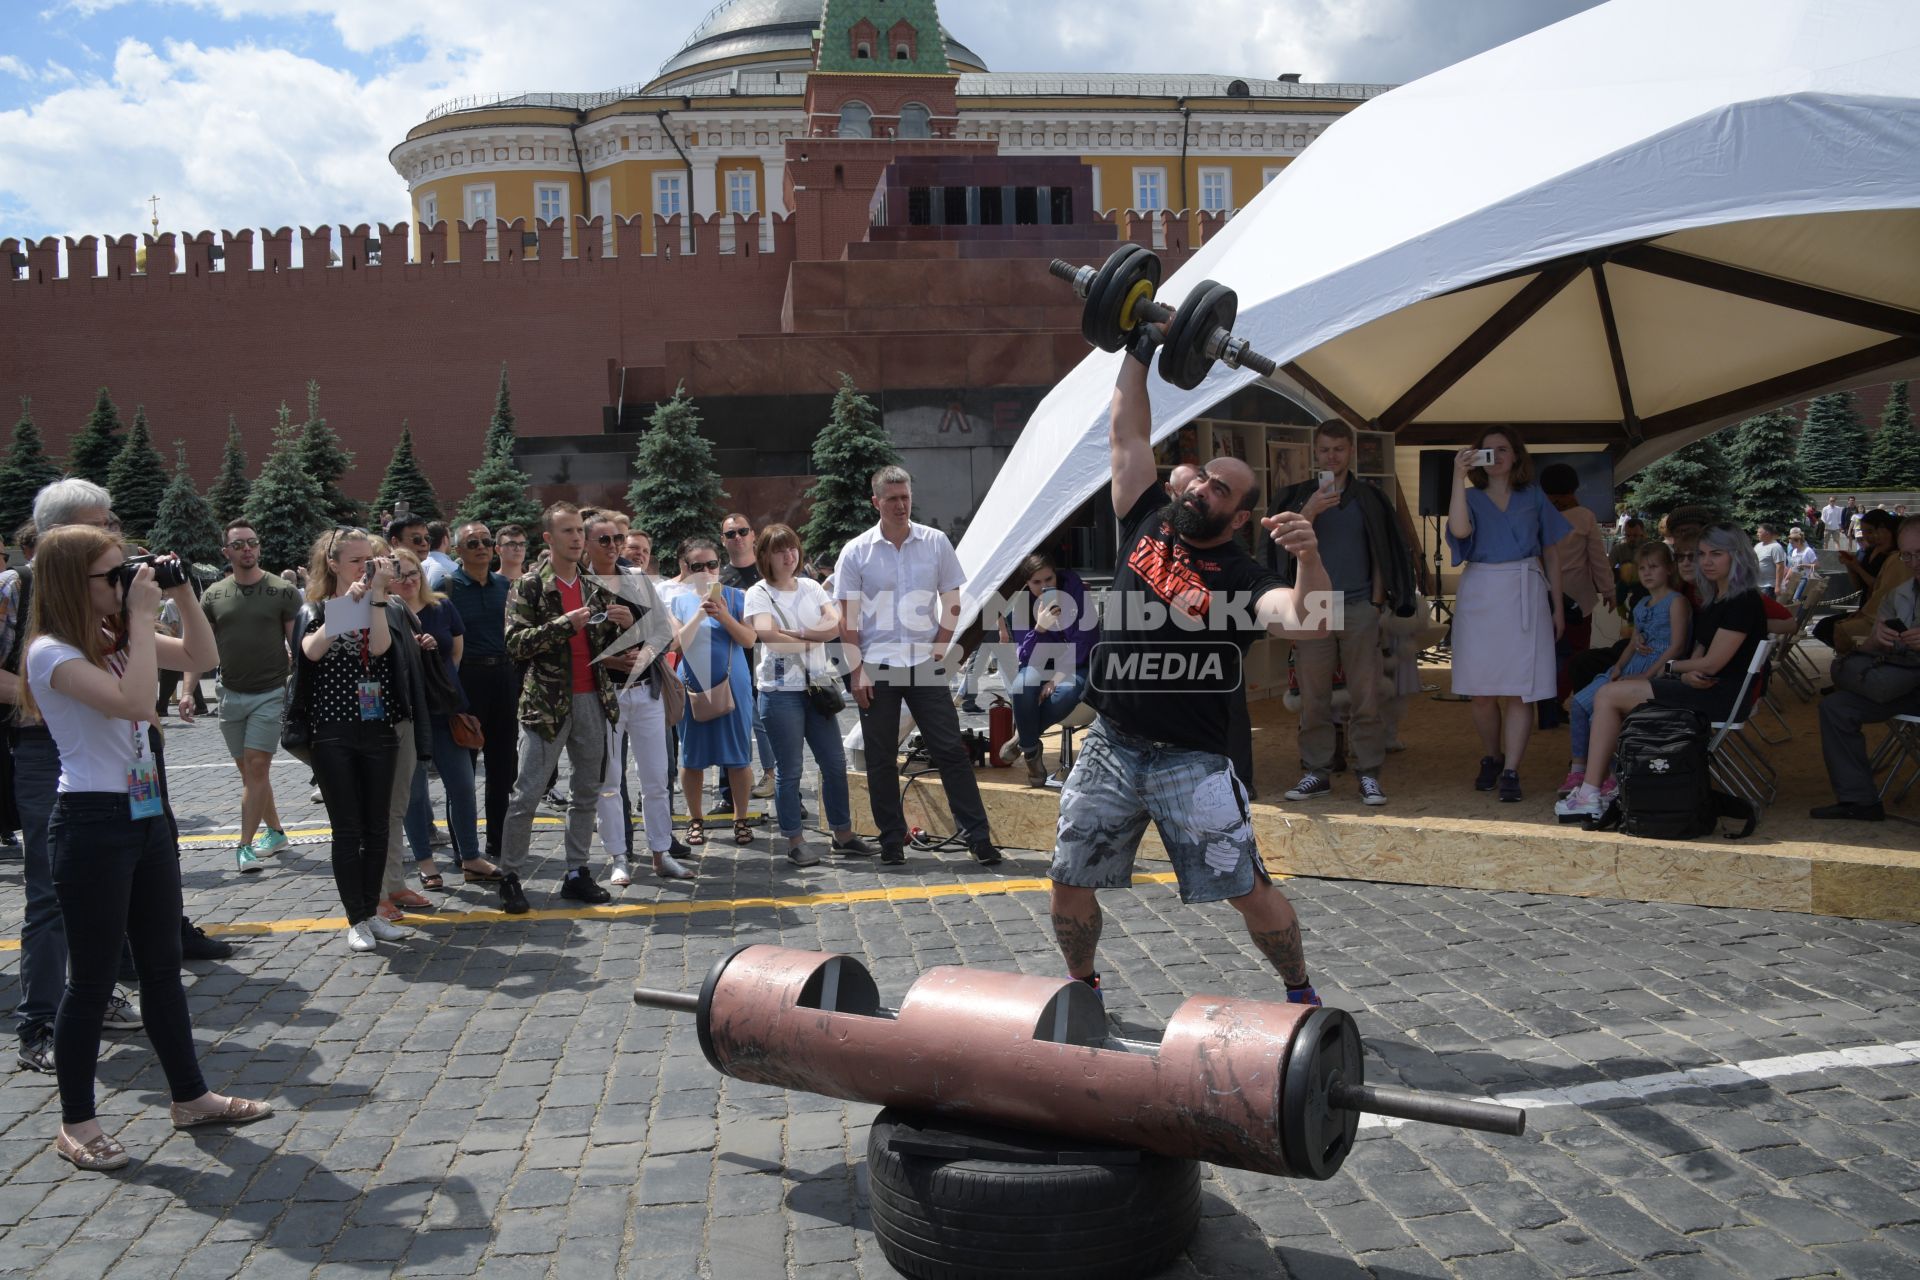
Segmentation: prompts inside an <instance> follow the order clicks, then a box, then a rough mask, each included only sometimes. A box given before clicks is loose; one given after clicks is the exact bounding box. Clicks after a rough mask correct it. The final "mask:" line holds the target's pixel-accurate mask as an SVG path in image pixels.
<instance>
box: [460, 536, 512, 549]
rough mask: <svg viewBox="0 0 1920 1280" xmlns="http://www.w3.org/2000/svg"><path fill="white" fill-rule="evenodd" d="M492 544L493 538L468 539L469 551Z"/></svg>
mask: <svg viewBox="0 0 1920 1280" xmlns="http://www.w3.org/2000/svg"><path fill="white" fill-rule="evenodd" d="M492 545H493V539H492V538H468V539H467V550H469V551H478V550H479V549H480V548H482V547H491V546H492ZM520 545H521V546H525V545H526V544H525V543H521V544H520Z"/></svg>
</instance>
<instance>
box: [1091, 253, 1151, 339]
mask: <svg viewBox="0 0 1920 1280" xmlns="http://www.w3.org/2000/svg"><path fill="white" fill-rule="evenodd" d="M1143 280H1144V281H1146V282H1148V287H1149V289H1151V288H1152V287H1153V286H1154V285H1157V284H1159V282H1160V259H1159V257H1158V256H1156V255H1155V254H1153V253H1150V252H1148V251H1147V250H1145V249H1143V248H1141V247H1140V246H1139V245H1137V244H1123V245H1121V246H1120V247H1119V248H1118V249H1115V250H1114V251H1113V254H1112V255H1111V256H1110V257H1109V258H1108V259H1107V261H1106V264H1105V265H1104V266H1102V267H1101V268H1100V272H1099V274H1098V275H1096V276H1095V277H1094V279H1093V285H1092V287H1091V288H1089V289H1088V290H1087V302H1086V306H1085V308H1083V309H1082V311H1081V313H1080V333H1081V336H1082V337H1084V338H1086V340H1087V341H1088V342H1090V343H1092V344H1093V345H1094V346H1096V347H1098V348H1100V349H1101V350H1102V351H1118V350H1120V348H1122V347H1124V346H1125V345H1127V336H1128V334H1127V329H1126V328H1125V327H1123V326H1122V324H1121V317H1122V316H1123V315H1124V314H1126V312H1127V311H1128V310H1130V308H1131V304H1130V299H1131V298H1132V297H1133V293H1134V290H1135V289H1136V287H1137V286H1138V285H1139V284H1140V282H1141V281H1143Z"/></svg>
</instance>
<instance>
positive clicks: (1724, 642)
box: [1554, 523, 1767, 817]
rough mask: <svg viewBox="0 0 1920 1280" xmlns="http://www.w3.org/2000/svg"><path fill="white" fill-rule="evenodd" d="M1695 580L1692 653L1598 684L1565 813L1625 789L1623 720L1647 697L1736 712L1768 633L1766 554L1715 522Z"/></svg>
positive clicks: (1697, 557) (1599, 803)
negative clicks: (1618, 750)
mask: <svg viewBox="0 0 1920 1280" xmlns="http://www.w3.org/2000/svg"><path fill="white" fill-rule="evenodd" d="M1693 582H1694V586H1695V587H1696V588H1697V589H1698V591H1699V594H1700V609H1699V612H1697V613H1696V614H1694V617H1693V643H1692V648H1691V653H1692V655H1693V656H1692V657H1689V658H1681V659H1677V660H1669V661H1666V662H1663V663H1661V664H1660V666H1659V667H1657V668H1655V669H1654V670H1653V671H1652V672H1649V673H1648V676H1647V677H1642V678H1639V679H1634V680H1616V681H1614V682H1613V683H1612V684H1609V685H1607V686H1606V687H1605V688H1603V689H1601V690H1600V693H1599V695H1598V696H1597V697H1595V698H1594V700H1593V736H1592V739H1591V743H1590V746H1591V759H1592V762H1593V768H1592V769H1591V770H1589V771H1588V773H1587V777H1586V780H1585V781H1584V782H1582V783H1581V784H1580V786H1579V787H1578V789H1576V790H1575V791H1574V792H1573V794H1572V795H1570V796H1568V797H1567V798H1566V799H1565V800H1562V801H1561V802H1560V803H1559V804H1557V805H1555V806H1554V812H1555V813H1557V814H1559V815H1560V816H1561V817H1575V816H1581V815H1584V816H1588V817H1591V816H1594V815H1597V814H1599V813H1601V812H1603V811H1604V810H1605V809H1606V807H1607V805H1608V803H1609V802H1611V801H1612V799H1613V797H1614V794H1615V792H1616V791H1617V790H1618V789H1619V787H1618V783H1617V781H1616V780H1615V779H1614V778H1613V776H1612V774H1613V748H1614V744H1615V743H1616V742H1618V741H1619V739H1620V722H1621V721H1622V720H1624V719H1625V718H1626V715H1627V712H1629V711H1631V710H1633V709H1634V708H1635V707H1637V706H1639V705H1640V704H1641V703H1643V702H1657V703H1659V704H1660V705H1662V706H1667V707H1686V708H1688V709H1690V710H1693V711H1698V712H1699V713H1700V714H1701V715H1703V716H1705V717H1706V718H1707V719H1708V721H1710V722H1711V721H1721V720H1727V719H1731V718H1732V717H1733V713H1734V711H1735V710H1736V708H1735V707H1734V705H1733V701H1734V699H1735V698H1737V697H1738V696H1739V695H1740V687H1741V685H1743V684H1744V683H1745V682H1746V674H1747V668H1748V667H1749V666H1751V665H1752V663H1753V653H1754V650H1755V649H1757V648H1759V646H1760V642H1761V641H1762V640H1764V639H1766V638H1767V611H1766V608H1765V607H1764V605H1763V604H1762V603H1761V596H1760V562H1759V560H1758V559H1757V558H1756V557H1755V556H1754V554H1753V543H1752V542H1751V541H1750V540H1749V539H1748V538H1747V535H1746V534H1745V533H1744V532H1742V531H1741V529H1740V528H1739V526H1737V525H1732V524H1725V523H1722V524H1716V525H1712V526H1709V527H1708V528H1707V529H1706V531H1705V532H1703V533H1702V534H1701V535H1700V544H1699V546H1698V547H1697V548H1696V549H1695V551H1694V553H1693Z"/></svg>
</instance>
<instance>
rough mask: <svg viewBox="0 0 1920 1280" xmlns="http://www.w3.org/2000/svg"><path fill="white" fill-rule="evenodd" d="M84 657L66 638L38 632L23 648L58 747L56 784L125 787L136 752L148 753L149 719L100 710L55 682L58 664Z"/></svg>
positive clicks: (110, 788) (69, 787)
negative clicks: (29, 645) (43, 634)
mask: <svg viewBox="0 0 1920 1280" xmlns="http://www.w3.org/2000/svg"><path fill="white" fill-rule="evenodd" d="M86 660H87V655H85V654H84V653H81V652H80V651H79V650H78V649H76V648H74V647H73V646H72V645H70V644H68V643H66V642H65V641H64V640H55V639H54V638H53V637H52V636H41V637H39V638H38V639H36V640H35V641H34V642H33V645H32V647H31V648H29V649H28V650H27V681H28V683H29V684H31V685H32V686H33V699H34V701H35V702H36V703H37V704H39V707H40V715H41V718H42V719H44V720H45V721H46V722H47V729H48V731H49V732H51V733H52V734H53V741H54V745H56V746H57V747H59V748H60V790H62V791H118V792H122V793H124V792H125V791H126V789H127V769H128V768H129V767H130V766H131V765H132V764H133V758H134V756H135V754H136V753H137V754H141V755H144V754H145V753H146V744H147V724H146V721H144V720H142V721H140V722H139V723H137V724H136V723H134V722H133V721H131V720H120V719H117V718H115V717H113V716H107V715H102V714H101V713H100V712H98V711H95V710H94V709H93V708H92V707H90V706H88V705H87V704H86V703H84V702H81V701H80V700H79V699H77V698H70V697H68V696H67V695H66V694H64V693H61V692H60V691H59V690H58V689H56V688H54V687H53V673H54V670H55V669H56V668H58V667H59V666H60V665H61V664H63V663H67V662H85V661H86Z"/></svg>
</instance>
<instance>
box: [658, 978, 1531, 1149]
mask: <svg viewBox="0 0 1920 1280" xmlns="http://www.w3.org/2000/svg"><path fill="white" fill-rule="evenodd" d="M633 999H634V1002H635V1003H636V1004H642V1005H650V1006H653V1007H655V1008H662V1009H677V1010H682V1011H685V1012H689V1013H692V1014H694V1015H695V1017H696V1018H697V1019H698V1024H697V1025H698V1033H699V1037H700V1048H701V1050H702V1051H703V1052H704V1053H705V1054H706V1056H707V1061H708V1062H710V1063H712V1064H713V1068H714V1070H716V1071H719V1072H720V1073H721V1074H723V1075H729V1076H732V1077H734V1078H735V1079H739V1080H751V1081H754V1082H756V1083H759V1084H771V1085H778V1086H781V1087H783V1088H787V1089H800V1090H804V1091H806V1092H809V1093H818V1094H824V1095H826V1096H827V1097H830V1098H844V1099H846V1100H847V1101H850V1102H871V1103H877V1104H879V1105H881V1106H892V1107H904V1108H908V1109H910V1110H916V1111H929V1112H934V1113H936V1114H939V1115H943V1116H949V1117H958V1118H963V1119H975V1120H979V1121H982V1122H991V1123H994V1124H1003V1125H1012V1126H1015V1127H1018V1128H1023V1129H1030V1130H1035V1131H1038V1132H1044V1133H1057V1134H1062V1135H1066V1136H1070V1137H1076V1138H1081V1139H1086V1140H1089V1141H1097V1142H1106V1143H1114V1144H1119V1145H1123V1146H1129V1147H1137V1148H1139V1149H1141V1150H1145V1151H1155V1152H1159V1153H1160V1154H1162V1155H1168V1156H1181V1157H1191V1158H1194V1159H1199V1160H1206V1161H1209V1162H1210V1163H1213V1164H1216V1165H1226V1166H1230V1167H1233V1168H1239V1169H1251V1170H1253V1171H1255V1172H1258V1173H1270V1174H1277V1175H1279V1176H1281V1177H1293V1178H1330V1177H1332V1176H1333V1175H1334V1173H1335V1172H1337V1171H1338V1170H1339V1168H1340V1165H1341V1164H1342V1163H1343V1162H1344V1161H1345V1160H1346V1158H1347V1155H1348V1153H1349V1152H1351V1151H1352V1149H1353V1136H1354V1131H1355V1130H1356V1128H1357V1127H1358V1126H1359V1123H1360V1116H1361V1113H1363V1112H1371V1113H1373V1114H1375V1115H1384V1116H1396V1117H1399V1118H1402V1119H1406V1120H1423V1121H1427V1122H1430V1123H1434V1124H1448V1125H1456V1126H1459V1127H1461V1128H1466V1129H1479V1130H1482V1131H1485V1132H1488V1133H1503V1134H1510V1135H1517V1134H1519V1133H1521V1132H1522V1131H1523V1130H1524V1129H1525V1126H1526V1113H1525V1112H1524V1111H1521V1110H1518V1109H1516V1108H1513V1107H1502V1106H1496V1105H1494V1104H1492V1103H1485V1102H1473V1101H1469V1100H1465V1099H1459V1098H1447V1097H1440V1096H1437V1095H1433V1094H1422V1093H1417V1092H1415V1091H1413V1090H1410V1089H1398V1088H1387V1087H1378V1086H1373V1085H1368V1084H1366V1083H1365V1081H1364V1079H1363V1078H1362V1072H1363V1068H1362V1062H1361V1045H1360V1033H1359V1031H1358V1030H1357V1029H1356V1028H1355V1027H1354V1023H1353V1019H1352V1017H1350V1016H1349V1015H1348V1014H1346V1013H1345V1012H1343V1011H1341V1010H1338V1009H1316V1008H1310V1007H1307V1006H1304V1005H1295V1004H1284V1003H1272V1002H1267V1001H1259V1000H1239V999H1234V998H1232V997H1228V996H1194V997H1192V998H1190V999H1189V1000H1187V1002H1186V1003H1185V1004H1183V1005H1181V1006H1180V1008H1179V1009H1178V1010H1177V1011H1176V1012H1175V1013H1174V1015H1173V1017H1172V1018H1171V1019H1169V1020H1168V1022H1167V1027H1166V1030H1165V1032H1163V1033H1162V1035H1161V1037H1160V1039H1159V1041H1158V1042H1157V1043H1155V1042H1151V1041H1144V1040H1138V1041H1136V1040H1123V1039H1119V1038H1116V1037H1113V1036H1110V1035H1108V1033H1107V1022H1106V1015H1105V1011H1104V1009H1103V1007H1102V1006H1101V1003H1100V999H1099V997H1098V996H1096V995H1095V994H1094V992H1093V989H1092V988H1090V987H1088V986H1087V985H1086V984H1085V983H1082V982H1076V981H1074V980H1073V979H1071V978H1042V977H1033V976H1030V975H1027V974H1018V973H1001V972H998V971H995V970H990V969H968V968H961V967H959V966H955V965H943V966H941V967H939V968H936V969H931V970H929V971H928V972H927V973H925V974H924V975H922V976H921V978H920V979H919V980H918V981H917V982H915V983H914V984H913V986H912V987H911V988H909V989H908V991H907V994H906V998H905V999H903V1000H902V1001H901V1002H900V1007H899V1008H898V1009H892V1010H889V1009H884V1008H882V1007H881V1005H880V993H879V989H878V988H877V987H876V986H875V985H874V982H873V978H872V976H871V975H869V974H868V972H867V970H866V968H865V967H864V966H863V965H861V963H860V962H859V961H858V960H855V959H854V958H853V957H851V956H844V955H832V954H828V953H826V952H820V951H796V950H792V949H790V948H786V947H774V946H760V945H756V946H746V947H742V948H740V949H739V950H737V951H735V952H733V954H731V955H729V956H727V957H726V958H725V959H723V960H721V961H720V962H719V963H717V964H716V965H714V967H713V970H712V972H710V973H709V974H708V975H707V979H706V982H705V983H704V984H703V985H702V986H701V988H700V992H699V994H698V995H689V994H685V993H681V992H675V991H656V990H650V989H648V988H645V987H642V988H638V989H636V990H635V991H634V993H633Z"/></svg>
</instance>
